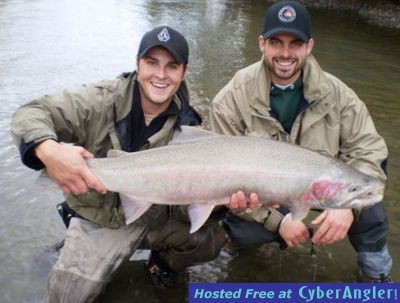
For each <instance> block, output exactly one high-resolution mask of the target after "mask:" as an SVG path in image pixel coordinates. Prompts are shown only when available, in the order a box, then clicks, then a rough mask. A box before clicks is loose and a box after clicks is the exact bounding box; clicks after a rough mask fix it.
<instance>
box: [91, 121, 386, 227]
mask: <svg viewBox="0 0 400 303" xmlns="http://www.w3.org/2000/svg"><path fill="white" fill-rule="evenodd" d="M87 163H88V166H89V169H90V170H91V171H92V172H93V173H94V174H95V175H96V176H97V177H98V178H99V180H100V181H101V182H102V183H103V184H104V186H105V187H106V188H107V190H109V191H114V192H118V193H119V194H120V197H121V201H122V206H123V208H124V212H125V219H126V223H127V224H129V223H131V222H133V221H135V220H136V219H137V218H139V217H140V216H141V215H142V214H143V213H144V212H146V210H148V209H149V208H150V206H151V205H152V204H154V203H155V204H168V205H188V213H189V217H190V220H191V232H195V231H196V230H198V229H199V228H200V227H201V226H202V225H203V224H204V222H205V221H206V220H207V218H208V217H209V215H210V213H211V212H212V210H213V208H214V206H216V205H222V204H228V203H229V200H230V197H231V195H232V194H233V193H235V192H237V191H238V190H242V191H244V192H245V193H246V194H250V193H253V192H254V193H257V194H258V196H259V198H260V202H261V203H262V204H265V205H267V206H268V205H272V204H280V205H283V206H286V207H288V208H289V209H290V210H291V212H292V216H293V219H297V220H301V219H303V218H304V217H305V216H306V215H307V213H308V211H309V209H310V208H317V209H327V208H362V207H365V206H369V205H372V204H374V203H377V202H379V201H381V200H382V198H383V192H384V183H383V182H382V181H380V180H378V179H376V178H372V177H370V176H367V175H365V174H363V173H361V172H359V171H357V170H356V169H354V168H352V167H350V166H348V165H346V164H344V163H343V162H341V161H339V160H337V159H334V158H330V157H327V156H324V155H322V154H320V153H317V152H314V151H311V150H308V149H305V148H302V147H300V146H296V145H292V144H289V143H284V142H280V141H276V140H268V139H264V138H256V137H248V136H243V137H240V136H222V135H217V134H214V133H211V132H208V131H204V130H201V129H198V128H193V127H182V131H181V132H179V134H178V135H177V136H176V137H175V138H174V139H173V140H172V141H171V144H170V145H168V146H164V147H159V148H154V149H149V150H145V151H139V152H134V153H125V152H117V151H112V152H111V153H109V155H108V157H107V158H96V159H88V160H87Z"/></svg>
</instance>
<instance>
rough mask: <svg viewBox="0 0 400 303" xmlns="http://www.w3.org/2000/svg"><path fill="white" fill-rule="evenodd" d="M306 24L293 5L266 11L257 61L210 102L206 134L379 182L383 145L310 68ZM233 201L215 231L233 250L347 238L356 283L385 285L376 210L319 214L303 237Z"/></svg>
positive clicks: (302, 11)
mask: <svg viewBox="0 0 400 303" xmlns="http://www.w3.org/2000/svg"><path fill="white" fill-rule="evenodd" d="M310 24H311V22H310V16H309V13H308V11H307V9H306V8H305V7H304V6H303V5H302V4H300V3H298V2H296V1H280V2H277V3H275V4H274V5H272V6H271V7H270V8H269V9H268V10H267V11H266V14H265V18H264V26H263V30H262V34H261V35H260V36H259V38H258V45H259V48H260V51H261V53H262V55H263V56H262V59H261V61H259V62H257V63H255V64H252V65H250V66H248V67H246V68H244V69H242V70H240V71H238V72H237V73H236V74H235V76H234V77H233V79H232V80H231V81H230V82H229V83H228V84H227V85H226V86H225V87H224V88H223V89H222V90H221V91H220V92H219V93H218V94H217V95H216V97H215V98H214V100H213V102H212V105H211V111H210V124H211V129H212V130H213V131H215V132H218V133H222V134H228V135H236V136H237V135H252V136H258V137H265V138H272V139H275V140H282V141H287V142H291V143H293V144H298V145H301V146H303V147H306V148H309V149H312V150H316V151H321V152H324V153H326V154H328V155H331V156H332V157H337V158H339V159H340V160H342V161H343V162H345V163H347V164H348V165H350V166H352V167H354V168H356V169H358V170H360V171H362V172H364V173H366V174H368V175H371V176H374V177H377V178H380V179H382V180H386V174H385V171H384V168H385V164H386V159H387V156H388V151H387V147H386V144H385V141H384V139H383V138H382V137H381V136H380V135H379V134H378V133H377V131H376V129H375V126H374V123H373V121H372V118H371V116H370V114H369V112H368V110H367V108H366V106H365V104H364V103H363V102H362V101H361V100H360V99H359V98H358V96H357V95H356V94H355V93H354V91H352V90H351V89H350V88H349V87H347V86H346V85H345V84H344V83H343V82H341V81H340V80H339V79H337V78H336V77H335V76H333V75H331V74H329V73H327V72H325V71H323V70H322V69H321V67H320V66H319V65H318V63H317V61H316V59H315V58H314V56H313V55H312V54H311V52H312V50H313V47H314V40H313V39H312V38H311V32H310V27H311V25H310ZM283 186H284V185H283ZM235 199H236V202H235V203H236V204H235V205H236V207H232V206H233V204H232V205H231V210H232V211H233V213H232V214H231V215H229V216H228V217H227V218H226V219H225V220H224V222H223V223H224V227H225V229H226V230H227V232H228V234H229V235H230V237H231V239H232V241H233V242H234V243H235V244H236V245H237V246H239V247H257V246H260V245H262V244H264V243H269V242H272V241H279V242H280V243H281V245H282V246H289V247H293V246H296V245H299V244H302V243H304V242H305V241H306V240H307V239H309V238H311V240H312V242H313V243H315V244H318V245H328V244H332V243H335V242H337V241H340V240H342V239H343V238H345V236H346V235H348V236H349V239H350V242H351V244H352V245H353V247H354V248H355V250H356V252H357V262H358V266H359V269H360V271H361V273H362V274H363V276H366V277H368V281H372V282H391V278H390V270H391V267H392V258H391V256H390V254H389V251H388V247H387V243H386V236H387V233H388V229H389V223H388V218H387V216H386V213H385V209H384V206H383V203H378V204H376V205H374V206H373V207H371V208H368V209H363V210H362V211H361V212H356V211H352V210H347V209H344V210H342V209H340V210H334V209H330V210H325V211H323V212H321V214H320V215H319V216H318V217H317V218H316V219H314V220H313V221H312V222H311V223H312V225H314V226H315V227H316V228H317V230H316V232H315V233H314V235H311V234H310V231H309V229H308V228H307V226H306V225H305V224H304V223H303V222H301V221H294V220H292V217H291V213H290V210H288V209H284V208H281V209H278V210H275V209H266V208H264V207H260V208H258V209H253V210H251V211H249V210H247V211H246V212H240V211H243V210H244V209H245V208H246V207H247V206H248V204H247V200H246V197H245V196H244V193H243V192H238V193H237V194H236V198H235ZM251 200H254V196H253V198H252V199H251ZM252 204H254V201H253V202H252Z"/></svg>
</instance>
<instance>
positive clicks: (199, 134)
mask: <svg viewBox="0 0 400 303" xmlns="http://www.w3.org/2000/svg"><path fill="white" fill-rule="evenodd" d="M220 136H221V135H219V134H216V133H213V132H211V131H208V130H205V129H202V128H200V127H193V126H181V127H180V130H177V131H175V134H174V136H173V138H172V140H171V141H170V142H169V143H168V144H169V145H177V144H185V143H189V142H196V141H201V140H206V139H212V138H216V137H220Z"/></svg>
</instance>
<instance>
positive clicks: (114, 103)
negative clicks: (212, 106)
mask: <svg viewBox="0 0 400 303" xmlns="http://www.w3.org/2000/svg"><path fill="white" fill-rule="evenodd" d="M188 59H189V48H188V44H187V41H186V39H185V38H184V37H183V36H182V35H181V34H180V33H179V32H177V31H176V30H174V29H172V28H170V27H168V26H161V27H157V28H155V29H153V30H151V31H149V32H148V33H146V34H145V35H144V36H143V38H142V40H141V43H140V46H139V50H138V55H137V71H135V72H133V73H128V74H124V75H122V76H121V77H119V78H118V79H116V80H110V81H103V82H100V83H97V84H93V85H87V86H84V87H82V88H80V89H77V90H74V91H64V92H62V93H61V94H58V95H54V96H45V97H43V98H40V99H38V100H34V101H32V102H30V103H28V104H26V105H24V106H22V107H21V108H19V109H18V110H17V112H16V113H15V115H14V117H13V119H12V134H13V137H14V140H15V143H16V144H17V146H18V147H19V149H20V153H21V159H22V161H23V163H24V164H25V165H27V166H28V167H30V168H32V169H36V170H39V169H43V168H45V169H46V171H47V173H48V174H49V176H50V177H52V178H53V179H54V180H55V181H56V182H57V183H58V184H59V186H60V187H61V189H62V190H63V192H64V193H65V197H66V204H64V205H63V206H62V207H61V213H63V214H64V216H63V217H64V218H65V219H66V220H65V223H66V225H68V229H67V232H66V237H65V242H64V246H63V248H62V250H61V254H60V257H59V259H58V261H57V262H56V264H55V266H54V267H53V269H52V271H51V273H50V276H49V281H48V287H47V292H46V296H45V302H50V303H56V302H64V303H65V302H71V303H79V302H93V301H95V300H96V298H97V297H98V296H99V294H100V293H101V292H102V290H103V289H104V287H105V285H106V284H107V283H108V282H109V281H110V280H111V278H112V276H113V275H114V274H115V272H116V270H117V269H118V268H119V267H120V265H121V264H122V263H123V262H124V261H126V260H127V259H128V258H129V257H130V256H131V254H132V253H133V251H134V250H135V249H136V248H137V247H138V245H139V244H140V243H141V242H142V240H143V239H146V242H147V243H148V245H149V246H150V248H152V249H153V251H152V255H151V258H150V260H149V262H148V264H147V270H148V271H149V273H150V274H151V277H152V279H153V280H154V281H155V282H156V283H157V285H158V286H171V284H173V282H174V281H175V279H174V278H175V273H176V271H179V270H182V269H184V268H185V267H187V266H189V265H192V264H194V263H197V262H201V261H207V260H210V259H213V258H215V257H216V256H217V255H218V253H219V251H220V249H221V247H222V246H223V245H224V244H225V242H226V235H225V232H224V230H223V229H222V228H221V227H220V226H219V225H218V224H216V223H212V222H210V224H207V225H206V226H204V227H202V228H201V229H200V230H199V231H198V232H196V233H193V234H190V233H189V230H190V223H189V221H188V220H187V218H186V217H185V216H184V212H181V211H180V209H177V207H168V206H162V205H154V206H152V207H151V208H150V209H149V210H148V211H147V212H146V213H145V214H144V215H143V216H142V217H141V218H139V219H138V220H137V221H135V222H133V223H131V224H129V225H126V224H125V219H124V212H123V209H122V207H121V203H120V199H119V196H118V194H117V193H114V192H106V189H105V188H104V186H103V185H102V184H101V183H100V182H99V180H97V178H96V177H95V175H93V174H92V173H91V171H90V170H89V169H88V167H87V165H86V162H85V158H91V157H105V156H106V155H107V152H108V151H109V150H110V149H118V150H123V151H127V152H135V151H139V150H143V149H149V148H153V147H158V146H163V145H166V144H168V142H169V140H170V139H171V138H172V135H173V133H174V131H175V129H176V128H178V127H179V126H180V125H184V124H185V125H198V124H200V123H201V119H200V117H199V115H198V114H197V113H196V111H195V110H194V109H193V108H192V107H191V106H190V104H189V92H188V88H187V85H186V82H185V81H184V76H185V72H186V69H187V64H188ZM62 142H67V143H73V145H71V144H62Z"/></svg>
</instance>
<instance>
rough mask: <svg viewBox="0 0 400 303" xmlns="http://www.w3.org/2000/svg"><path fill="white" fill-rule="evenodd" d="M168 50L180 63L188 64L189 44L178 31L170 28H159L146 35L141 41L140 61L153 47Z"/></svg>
mask: <svg viewBox="0 0 400 303" xmlns="http://www.w3.org/2000/svg"><path fill="white" fill-rule="evenodd" d="M156 46H160V47H163V48H165V49H167V50H168V51H169V52H170V53H171V54H172V56H173V57H174V58H175V60H176V61H177V62H179V63H184V64H187V63H188V60H189V46H188V43H187V41H186V39H185V37H183V36H182V35H181V34H180V33H179V32H178V31H176V30H174V29H173V28H171V27H169V26H159V27H156V28H154V29H152V30H151V31H149V32H147V33H145V34H144V36H143V38H142V40H141V41H140V45H139V50H138V55H137V57H138V59H140V58H143V57H144V56H146V54H147V52H148V51H149V50H150V49H152V48H153V47H156Z"/></svg>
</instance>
